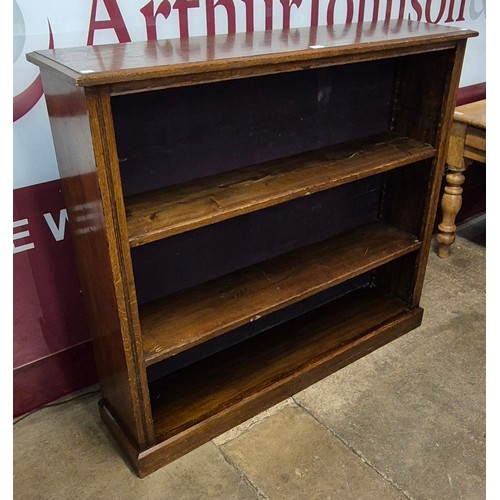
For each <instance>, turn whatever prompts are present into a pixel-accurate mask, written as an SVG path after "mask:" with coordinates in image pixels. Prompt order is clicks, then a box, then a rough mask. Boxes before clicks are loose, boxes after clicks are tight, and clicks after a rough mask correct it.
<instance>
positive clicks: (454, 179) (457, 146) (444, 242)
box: [436, 121, 471, 259]
mask: <svg viewBox="0 0 500 500" xmlns="http://www.w3.org/2000/svg"><path fill="white" fill-rule="evenodd" d="M466 135H467V125H466V124H463V123H458V122H456V121H455V122H453V124H452V127H451V134H450V143H449V146H448V152H447V159H446V163H447V165H448V173H447V174H446V187H445V188H444V194H443V197H442V199H441V210H442V213H443V219H442V221H441V224H439V225H438V229H439V233H438V234H437V236H436V239H437V241H438V243H439V247H438V255H439V257H441V258H443V259H446V258H448V255H449V254H450V246H451V245H452V243H453V242H454V241H455V231H456V229H457V226H456V225H455V220H456V217H457V214H458V212H459V211H460V207H461V206H462V192H463V189H462V184H463V183H464V181H465V177H464V172H465V170H466V169H467V167H468V165H469V164H470V163H471V162H470V161H469V160H465V159H464V146H465V137H466Z"/></svg>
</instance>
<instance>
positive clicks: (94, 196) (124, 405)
mask: <svg viewBox="0 0 500 500" xmlns="http://www.w3.org/2000/svg"><path fill="white" fill-rule="evenodd" d="M42 82H43V87H44V93H45V98H46V102H47V108H48V112H49V119H50V126H51V130H52V135H53V139H54V145H55V150H56V157H57V162H58V167H59V172H60V176H61V184H62V188H63V195H64V199H65V204H66V208H67V210H68V218H69V227H70V232H71V238H72V242H73V247H74V250H75V256H76V260H77V265H78V270H79V276H80V284H81V287H82V292H83V296H84V302H85V307H86V310H87V318H88V321H89V327H90V331H91V333H92V337H93V347H94V358H95V362H96V367H97V371H98V375H99V380H100V385H101V391H102V395H103V397H104V399H105V401H106V404H107V405H108V407H109V408H110V409H111V410H112V412H113V414H114V415H115V417H116V418H117V420H118V421H119V422H120V424H121V426H122V427H123V428H124V431H125V432H126V434H127V435H128V436H129V438H130V440H131V442H133V443H134V444H135V445H136V446H138V447H139V448H143V447H145V446H148V445H149V444H151V442H152V437H151V436H152V431H151V429H152V424H151V420H150V419H149V421H148V418H147V415H148V412H147V410H148V409H149V407H148V408H146V410H145V409H144V402H143V401H142V400H141V398H140V396H139V394H140V392H139V391H138V388H137V384H140V380H138V379H137V377H136V373H135V370H136V367H137V366H136V365H137V362H136V360H134V357H133V354H134V353H133V349H132V346H131V345H130V336H129V335H128V332H127V331H126V328H127V318H126V316H125V315H126V312H125V310H124V307H123V302H124V290H123V285H124V283H123V281H122V279H121V277H120V273H121V270H120V269H119V264H118V263H117V257H116V253H117V241H116V237H115V235H114V234H113V230H112V226H113V221H112V220H111V218H110V217H111V215H110V207H109V199H108V200H106V198H109V193H108V192H107V186H106V179H105V176H106V173H105V172H104V171H102V165H101V166H100V167H101V168H99V167H98V165H97V162H98V161H100V160H99V159H97V158H96V154H95V142H96V139H95V133H96V130H95V128H96V126H95V124H92V120H93V119H92V114H95V109H94V110H92V109H89V99H88V96H87V95H86V91H85V90H83V89H80V88H77V87H74V86H72V85H70V84H68V83H67V82H65V81H64V80H61V79H59V78H58V77H57V76H56V75H55V74H54V73H52V72H51V71H50V70H42ZM87 92H88V91H87ZM91 107H92V105H91ZM93 121H94V122H95V117H94V120H93ZM149 415H150V411H149Z"/></svg>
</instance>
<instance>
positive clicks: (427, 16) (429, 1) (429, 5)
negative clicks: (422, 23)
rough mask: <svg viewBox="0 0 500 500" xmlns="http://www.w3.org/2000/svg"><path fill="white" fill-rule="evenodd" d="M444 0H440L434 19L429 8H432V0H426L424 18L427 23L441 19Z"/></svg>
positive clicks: (444, 7) (444, 5)
mask: <svg viewBox="0 0 500 500" xmlns="http://www.w3.org/2000/svg"><path fill="white" fill-rule="evenodd" d="M446 1H447V0H441V6H440V7H439V12H438V15H437V17H436V19H434V20H432V19H431V8H432V2H433V0H427V3H426V4H425V20H426V21H427V22H428V23H438V22H439V21H441V18H442V17H443V15H444V10H445V9H446Z"/></svg>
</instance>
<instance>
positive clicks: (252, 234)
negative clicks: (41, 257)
mask: <svg viewBox="0 0 500 500" xmlns="http://www.w3.org/2000/svg"><path fill="white" fill-rule="evenodd" d="M476 34H477V33H475V32H472V31H468V30H460V29H456V28H450V27H443V26H437V25H427V24H422V23H418V22H413V21H390V22H378V23H365V24H358V25H356V24H352V25H346V26H338V25H334V26H326V27H325V26H323V27H317V28H300V29H290V30H284V31H281V30H280V31H266V32H254V33H239V34H231V35H218V36H214V37H196V38H189V39H179V40H162V41H155V42H132V43H124V44H112V45H101V46H93V47H91V46H87V47H81V48H63V49H54V50H44V51H37V52H32V53H30V54H28V55H27V58H28V60H29V61H31V62H33V63H34V64H36V65H38V66H39V67H40V71H41V76H42V81H43V88H44V92H45V98H46V103H47V109H48V113H49V117H50V124H51V129H52V133H53V138H54V143H55V149H56V155H57V160H58V164H59V169H60V175H61V182H62V187H63V192H64V196H65V203H66V205H67V209H68V214H69V221H70V228H71V235H72V240H73V242H74V247H75V252H76V257H77V262H78V267H79V272H80V279H81V286H82V289H83V293H84V297H85V303H86V308H87V313H88V320H89V326H90V329H91V331H92V334H93V344H94V351H95V361H96V366H97V369H98V374H99V378H100V384H101V389H102V396H103V398H102V401H101V402H100V411H101V416H102V418H103V420H104V422H105V423H106V425H107V427H108V429H109V430H110V432H111V433H112V434H113V435H114V437H115V438H116V440H117V441H118V443H119V444H120V446H121V448H122V449H123V451H124V453H125V454H126V456H128V458H129V459H130V461H131V463H132V464H133V466H134V468H135V470H136V471H137V473H138V474H139V476H141V477H143V476H146V475H147V474H149V473H151V472H153V471H154V470H156V469H158V468H159V467H161V466H163V465H164V464H166V463H168V462H170V461H172V460H174V459H176V458H178V457H179V456H181V455H183V454H185V453H187V452H188V451H190V450H192V449H193V448H195V447H197V446H199V445H201V444H203V443H204V442H207V441H208V440H210V439H212V438H214V437H215V436H217V435H218V434H220V433H222V432H224V431H226V430H228V429H230V428H231V427H233V426H235V425H236V424H238V423H241V422H242V421H244V420H246V419H248V418H250V417H252V416H253V415H255V414H256V413H258V412H260V411H262V410H264V409H266V408H268V407H269V406H271V405H273V404H275V403H277V402H279V401H280V400H282V399H284V398H286V397H289V396H291V395H293V394H294V393H296V392H298V391H300V390H302V389H304V388H305V387H307V386H309V385H310V384H312V383H314V382H316V381H318V380H320V379H321V378H323V377H325V376H326V375H328V374H331V373H332V372H334V371H335V370H337V369H339V368H341V367H343V366H345V365H347V364H349V363H351V362H353V361H354V360H356V359H358V358H360V357H361V356H363V355H365V354H367V353H369V352H371V351H373V350H374V349H376V348H378V347H380V346H382V345H384V344H386V343H387V342H390V341H391V340H393V339H395V338H396V337H398V336H400V335H402V334H404V333H406V332H408V331H410V330H412V329H414V328H416V327H417V326H418V325H419V324H420V323H421V318H422V309H421V308H420V307H419V300H420V295H421V291H422V283H423V279H424V273H425V267H426V263H427V257H428V253H429V247H430V242H431V237H432V228H433V222H434V217H435V212H436V206H437V201H438V196H439V188H440V183H441V179H442V173H443V169H444V152H445V145H446V141H447V135H448V131H449V128H450V124H451V119H452V111H453V107H454V103H455V97H456V91H457V86H458V82H459V78H460V72H461V67H462V61H463V56H464V51H465V46H466V40H467V38H468V37H471V36H475V35H476ZM285 431H286V430H285Z"/></svg>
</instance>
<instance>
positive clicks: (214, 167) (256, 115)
mask: <svg viewBox="0 0 500 500" xmlns="http://www.w3.org/2000/svg"><path fill="white" fill-rule="evenodd" d="M395 67H396V64H395V62H394V61H393V60H384V61H375V62H366V63H362V64H359V65H344V66H333V67H330V68H322V69H315V70H309V71H299V72H292V73H284V74H276V75H269V76H263V77H254V78H249V79H245V80H237V81H227V82H220V83H213V84H209V85H203V86H200V85H196V86H189V87H181V88H172V89H166V90H160V91H151V92H145V93H140V94H129V95H121V96H114V97H112V108H113V119H114V124H115V129H116V140H117V149H118V157H119V159H120V170H121V176H122V183H123V190H124V194H125V196H127V195H131V194H136V193H140V192H145V191H148V190H151V189H156V188H159V187H164V186H168V185H173V184H177V183H181V182H185V181H189V180H193V179H196V178H200V177H206V176H209V175H213V174H216V173H221V172H225V171H228V170H232V169H235V168H239V167H243V166H247V165H252V164H256V163H260V162H264V161H267V160H272V159H276V158H280V157H283V156H290V155H293V154H296V153H301V152H304V151H310V150H314V149H317V148H321V147H324V146H327V145H331V144H336V143H339V142H342V141H346V140H349V139H356V138H360V137H364V136H367V135H371V134H376V133H380V132H384V131H386V130H387V129H388V127H389V122H390V112H391V108H390V102H391V98H392V92H393V85H394V72H395ZM235 113H237V119H235Z"/></svg>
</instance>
